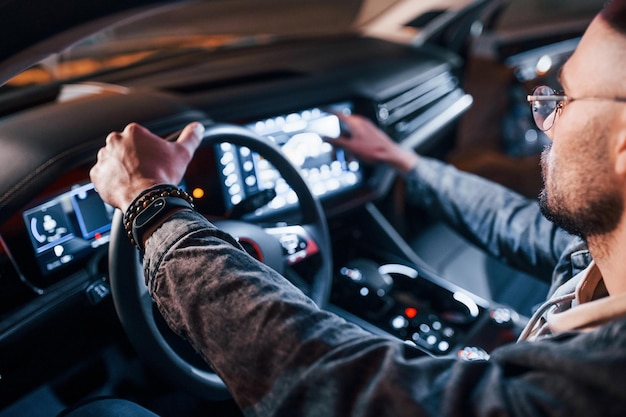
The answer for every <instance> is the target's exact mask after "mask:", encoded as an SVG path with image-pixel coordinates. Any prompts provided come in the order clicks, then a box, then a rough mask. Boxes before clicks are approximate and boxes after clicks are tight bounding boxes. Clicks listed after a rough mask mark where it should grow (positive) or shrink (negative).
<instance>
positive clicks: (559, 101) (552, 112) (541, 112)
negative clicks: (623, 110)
mask: <svg viewBox="0 0 626 417" xmlns="http://www.w3.org/2000/svg"><path fill="white" fill-rule="evenodd" d="M526 100H528V102H529V103H530V111H531V112H532V115H533V119H534V120H535V123H536V124H537V127H538V128H539V130H541V131H542V132H545V131H547V130H550V129H551V128H552V126H554V120H555V119H556V116H557V115H558V114H559V112H560V111H561V110H563V108H564V107H565V105H566V104H569V103H571V102H572V101H575V100H605V101H617V102H626V97H612V98H609V97H578V98H574V97H568V96H566V95H564V94H563V92H562V91H559V92H557V91H555V90H553V89H552V88H550V87H548V86H545V85H540V86H539V87H535V89H534V90H533V92H532V95H529V96H528V97H526Z"/></svg>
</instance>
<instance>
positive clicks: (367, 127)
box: [329, 114, 419, 173]
mask: <svg viewBox="0 0 626 417" xmlns="http://www.w3.org/2000/svg"><path fill="white" fill-rule="evenodd" d="M337 116H338V117H339V118H340V119H341V121H342V122H343V123H345V124H347V125H348V128H349V131H350V136H349V137H347V136H340V137H338V138H337V139H329V142H331V143H332V144H334V145H337V146H339V147H341V148H344V149H346V150H347V151H349V152H351V153H352V154H353V155H355V156H356V157H357V158H359V159H360V160H362V161H364V162H368V163H379V162H383V163H387V164H389V165H391V166H392V167H393V168H395V169H396V170H398V171H399V172H402V173H406V172H408V171H410V170H411V169H412V168H413V167H414V166H415V164H416V163H417V161H418V159H419V156H418V155H417V154H416V153H415V152H413V151H411V150H407V149H403V148H401V147H400V146H399V145H398V144H397V143H396V142H394V141H393V140H391V138H390V137H389V136H387V134H385V132H383V131H382V130H380V129H379V128H378V127H376V126H375V125H374V124H373V123H372V122H370V121H369V120H368V119H366V118H364V117H362V116H358V115H353V116H345V115H342V114H338V115H337Z"/></svg>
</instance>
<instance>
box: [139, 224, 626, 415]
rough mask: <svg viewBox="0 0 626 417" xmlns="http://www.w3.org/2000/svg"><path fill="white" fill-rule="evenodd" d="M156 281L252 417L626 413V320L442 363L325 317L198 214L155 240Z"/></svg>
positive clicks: (151, 246) (149, 251)
mask: <svg viewBox="0 0 626 417" xmlns="http://www.w3.org/2000/svg"><path fill="white" fill-rule="evenodd" d="M144 272H145V274H146V279H147V282H148V286H149V291H150V293H151V295H152V297H153V298H154V300H155V302H156V304H157V306H158V308H159V310H160V311H161V313H162V314H163V316H164V318H165V319H166V321H167V323H168V324H169V326H170V327H172V329H173V330H175V331H176V332H177V333H178V334H180V335H182V336H183V337H185V338H187V339H188V340H189V341H190V342H191V343H192V345H193V346H194V347H195V348H196V350H197V351H198V352H199V353H200V354H201V355H202V356H203V357H204V358H205V359H206V360H207V361H208V362H209V363H210V364H211V365H212V366H213V369H215V370H216V372H217V373H218V374H219V375H220V376H221V377H222V379H223V380H224V381H225V383H226V385H227V386H228V387H229V389H230V391H231V393H232V395H233V397H234V399H235V400H236V401H237V403H238V404H239V406H240V407H241V408H242V410H243V413H244V415H246V416H275V417H282V416H285V417H287V416H289V417H293V416H311V417H313V416H325V417H346V416H361V417H380V416H394V417H402V416H411V417H413V416H437V417H446V416H488V415H500V416H522V415H546V416H574V415H585V416H590V415H593V416H596V415H597V416H607V415H624V409H625V404H624V396H623V392H624V390H625V389H626V380H625V379H624V378H619V377H615V375H623V374H624V373H626V350H625V349H624V346H626V331H625V329H626V321H624V320H622V321H619V322H615V323H613V324H611V325H609V326H605V327H603V328H601V329H598V330H597V331H593V332H582V333H579V334H572V335H568V336H566V337H562V338H554V339H551V340H545V341H540V342H533V343H523V344H517V345H513V346H511V347H508V348H501V349H502V350H499V351H494V352H493V354H492V359H491V360H489V361H475V362H466V361H461V360H457V359H455V358H431V357H429V356H427V355H425V354H423V353H422V352H421V351H419V350H418V349H417V348H415V347H412V346H409V345H407V344H406V343H403V342H402V341H400V340H396V339H391V338H385V337H379V336H375V335H372V334H369V333H368V332H366V331H364V330H362V329H361V328H359V327H357V326H355V325H353V324H350V323H348V322H346V321H344V320H343V319H342V318H340V317H338V316H336V315H333V314H331V313H328V312H325V311H323V310H321V309H319V308H318V307H317V306H316V305H315V304H314V303H313V302H312V301H311V300H310V299H308V298H307V297H306V296H304V295H303V294H302V293H301V292H300V291H299V290H298V289H297V288H295V287H294V286H293V285H291V284H290V283H289V282H288V281H286V280H285V279H284V278H283V277H281V276H280V275H279V274H277V273H276V272H274V271H273V270H271V269H270V268H268V267H266V266H265V265H263V264H261V263H259V262H258V261H256V260H255V259H253V258H252V257H250V256H248V255H247V254H246V253H245V252H243V250H242V249H241V248H240V246H239V245H238V243H237V242H236V241H235V240H234V239H233V238H232V237H230V236H229V235H227V234H225V233H222V232H220V231H219V230H217V229H216V228H215V227H213V226H212V225H211V224H210V223H209V222H208V221H207V220H206V219H204V218H203V217H202V216H201V215H199V214H197V213H192V212H179V213H176V214H175V215H173V216H172V217H171V218H170V219H169V220H168V221H166V222H165V223H164V224H163V225H162V226H161V227H160V228H159V229H157V230H156V231H155V232H154V233H153V235H152V237H151V238H150V239H148V242H147V244H146V251H145V254H144ZM598 350H610V351H611V352H614V353H613V354H611V355H601V356H599V355H589V352H594V353H597V352H598Z"/></svg>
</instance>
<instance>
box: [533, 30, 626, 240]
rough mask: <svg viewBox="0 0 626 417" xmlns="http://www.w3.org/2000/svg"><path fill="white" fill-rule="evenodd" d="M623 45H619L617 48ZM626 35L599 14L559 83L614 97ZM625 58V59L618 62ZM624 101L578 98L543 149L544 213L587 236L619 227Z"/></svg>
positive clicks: (580, 93)
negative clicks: (619, 150)
mask: <svg viewBox="0 0 626 417" xmlns="http://www.w3.org/2000/svg"><path fill="white" fill-rule="evenodd" d="M616 48H621V49H616ZM623 48H625V43H624V39H623V38H622V37H621V35H618V34H617V33H615V32H614V31H613V29H611V28H610V27H609V26H608V25H607V24H606V22H604V20H602V19H601V18H596V19H595V20H594V21H593V22H592V24H591V25H590V26H589V29H588V30H587V32H586V33H585V36H584V37H583V39H582V40H581V42H580V44H579V46H578V48H577V49H576V52H575V53H574V54H573V55H572V57H571V58H570V59H569V60H568V62H567V63H566V64H565V65H564V67H563V70H562V73H561V83H562V86H563V88H564V91H565V94H566V95H567V96H569V97H573V98H583V97H605V98H610V97H615V96H618V95H622V94H623V93H624V92H625V91H624V86H623V84H624V82H623V80H624V76H623V75H622V71H623V67H624V64H625V63H626V61H623V60H622V58H623V56H624V54H623V53H619V52H618V53H616V50H617V51H621V50H623ZM620 61H621V62H620ZM624 106H626V104H624V103H616V102H613V101H609V100H606V101H595V100H575V101H573V102H570V103H568V104H567V105H566V106H565V107H564V108H563V110H562V111H561V113H560V114H558V116H557V118H556V121H555V124H554V126H553V127H552V128H551V129H550V130H549V131H548V132H547V133H548V135H549V136H550V139H552V145H551V146H550V147H548V148H547V149H546V150H545V151H544V152H543V154H542V163H541V166H542V172H543V177H544V189H543V190H542V192H541V195H540V199H539V202H540V206H541V210H542V212H543V214H544V215H545V216H546V217H547V218H548V219H550V220H552V221H553V222H555V223H556V224H557V225H559V226H561V227H562V228H564V229H565V230H567V231H568V232H570V233H573V234H577V235H580V236H582V237H584V238H589V237H592V236H600V235H605V234H607V233H610V232H612V231H613V230H615V228H616V227H617V225H618V224H619V222H620V219H621V216H622V213H623V209H624V202H623V195H622V187H623V183H622V180H621V178H620V176H619V175H618V174H617V173H616V172H615V151H616V150H615V147H616V141H615V137H616V129H617V128H618V127H621V123H623V121H621V122H619V115H620V114H622V113H623V111H624V108H623V107H624Z"/></svg>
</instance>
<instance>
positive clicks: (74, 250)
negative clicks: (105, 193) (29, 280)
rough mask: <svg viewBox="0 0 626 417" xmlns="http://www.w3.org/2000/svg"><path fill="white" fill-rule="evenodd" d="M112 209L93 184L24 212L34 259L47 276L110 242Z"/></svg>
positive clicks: (63, 194) (82, 186) (77, 188)
mask: <svg viewBox="0 0 626 417" xmlns="http://www.w3.org/2000/svg"><path fill="white" fill-rule="evenodd" d="M112 216H113V208H112V207H111V206H109V205H107V204H105V203H104V202H103V201H102V199H101V198H100V196H99V195H98V193H97V192H96V190H95V189H94V187H93V185H92V184H85V185H80V186H76V187H74V188H72V189H71V190H70V191H67V192H65V193H62V194H60V195H58V196H56V197H54V198H52V199H50V200H48V201H47V202H45V203H43V204H41V205H38V206H36V207H33V208H31V209H29V210H26V211H24V213H23V217H24V222H25V224H26V231H27V233H28V235H29V237H30V242H31V244H32V246H33V250H34V253H35V259H36V261H37V264H38V266H39V269H40V270H41V272H42V273H43V274H44V275H46V274H49V273H51V272H53V271H55V270H56V269H58V268H60V267H62V266H63V265H66V264H69V263H71V262H72V261H73V260H75V259H78V258H81V257H83V256H85V255H87V254H88V253H90V252H91V251H93V250H94V249H95V248H97V247H98V246H101V245H103V244H105V243H107V242H108V241H109V239H108V233H109V231H110V229H111V219H112Z"/></svg>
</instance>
